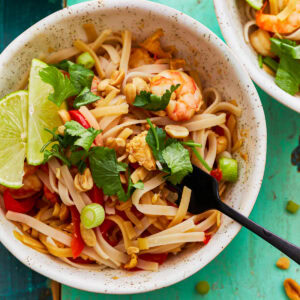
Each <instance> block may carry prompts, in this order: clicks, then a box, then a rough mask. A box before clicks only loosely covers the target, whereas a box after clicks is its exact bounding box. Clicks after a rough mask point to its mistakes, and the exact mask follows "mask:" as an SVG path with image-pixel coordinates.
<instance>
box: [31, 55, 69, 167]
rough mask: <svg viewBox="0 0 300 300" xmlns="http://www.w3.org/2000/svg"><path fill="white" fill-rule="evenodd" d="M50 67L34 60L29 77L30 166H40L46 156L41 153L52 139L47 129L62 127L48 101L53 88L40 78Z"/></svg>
mask: <svg viewBox="0 0 300 300" xmlns="http://www.w3.org/2000/svg"><path fill="white" fill-rule="evenodd" d="M47 66H48V65H47V64H46V63H44V62H42V61H40V60H38V59H33V60H32V64H31V70H30V77H29V101H28V143H27V162H28V163H29V164H30V165H40V164H41V163H42V162H43V160H44V154H43V153H41V152H40V150H41V148H42V147H43V145H44V144H46V143H47V142H48V141H49V140H50V139H51V134H50V133H49V132H47V131H45V128H48V129H53V128H55V127H58V126H60V125H62V122H61V120H60V117H59V115H58V110H59V109H61V108H63V107H65V104H63V105H62V107H61V108H59V107H57V106H56V105H55V104H54V103H53V102H51V101H50V100H48V96H49V94H50V93H52V92H53V88H52V86H51V85H49V84H48V83H45V82H44V81H42V79H41V78H40V75H39V72H40V70H42V69H43V68H46V67H47Z"/></svg>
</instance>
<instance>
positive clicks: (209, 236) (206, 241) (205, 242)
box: [203, 235, 211, 245]
mask: <svg viewBox="0 0 300 300" xmlns="http://www.w3.org/2000/svg"><path fill="white" fill-rule="evenodd" d="M210 239H211V235H205V239H204V241H203V243H204V245H207V244H208V242H209V241H210Z"/></svg>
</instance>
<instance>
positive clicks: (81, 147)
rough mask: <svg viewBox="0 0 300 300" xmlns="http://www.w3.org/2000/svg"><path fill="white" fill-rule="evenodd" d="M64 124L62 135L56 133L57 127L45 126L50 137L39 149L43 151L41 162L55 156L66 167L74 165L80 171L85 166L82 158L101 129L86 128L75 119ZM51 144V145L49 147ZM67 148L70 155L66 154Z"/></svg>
mask: <svg viewBox="0 0 300 300" xmlns="http://www.w3.org/2000/svg"><path fill="white" fill-rule="evenodd" d="M64 126H65V130H64V134H63V135H62V134H57V133H56V131H57V128H54V129H53V130H49V129H47V128H45V130H46V131H48V132H49V133H51V134H52V138H51V140H50V141H49V142H48V143H46V144H45V145H44V146H43V147H42V149H41V152H44V162H43V163H46V162H47V161H49V160H50V159H51V158H52V157H56V158H58V159H59V160H61V162H62V163H63V164H65V165H67V166H68V167H70V166H71V165H76V166H77V167H79V170H80V171H81V172H82V171H83V170H84V169H85V167H86V165H85V163H84V159H85V158H86V157H87V155H86V154H87V152H88V151H89V149H90V147H91V145H92V143H93V141H94V140H95V138H96V136H97V135H98V134H99V133H101V131H100V130H96V129H94V128H87V129H86V128H84V127H83V126H81V125H80V124H79V123H78V122H76V121H69V122H66V123H65V125H64ZM51 144H52V146H51V148H49V145H51ZM68 150H70V151H71V156H70V157H68V156H67V152H68ZM75 153H76V154H75Z"/></svg>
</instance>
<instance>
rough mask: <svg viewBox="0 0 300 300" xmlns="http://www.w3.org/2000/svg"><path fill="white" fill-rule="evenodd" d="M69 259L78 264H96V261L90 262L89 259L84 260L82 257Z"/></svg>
mask: <svg viewBox="0 0 300 300" xmlns="http://www.w3.org/2000/svg"><path fill="white" fill-rule="evenodd" d="M68 259H69V260H70V261H72V262H74V263H76V264H83V265H85V264H95V261H93V260H89V259H83V258H82V257H80V256H79V257H76V258H72V257H68Z"/></svg>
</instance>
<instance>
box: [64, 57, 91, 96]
mask: <svg viewBox="0 0 300 300" xmlns="http://www.w3.org/2000/svg"><path fill="white" fill-rule="evenodd" d="M68 72H69V73H70V80H71V83H72V84H73V86H74V87H75V89H76V90H77V94H78V93H80V91H81V90H82V89H83V88H85V87H87V88H89V89H90V88H91V84H92V80H93V78H94V72H93V71H92V70H89V69H87V68H85V67H83V66H81V65H77V64H74V63H73V64H71V65H70V66H69V69H68Z"/></svg>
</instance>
